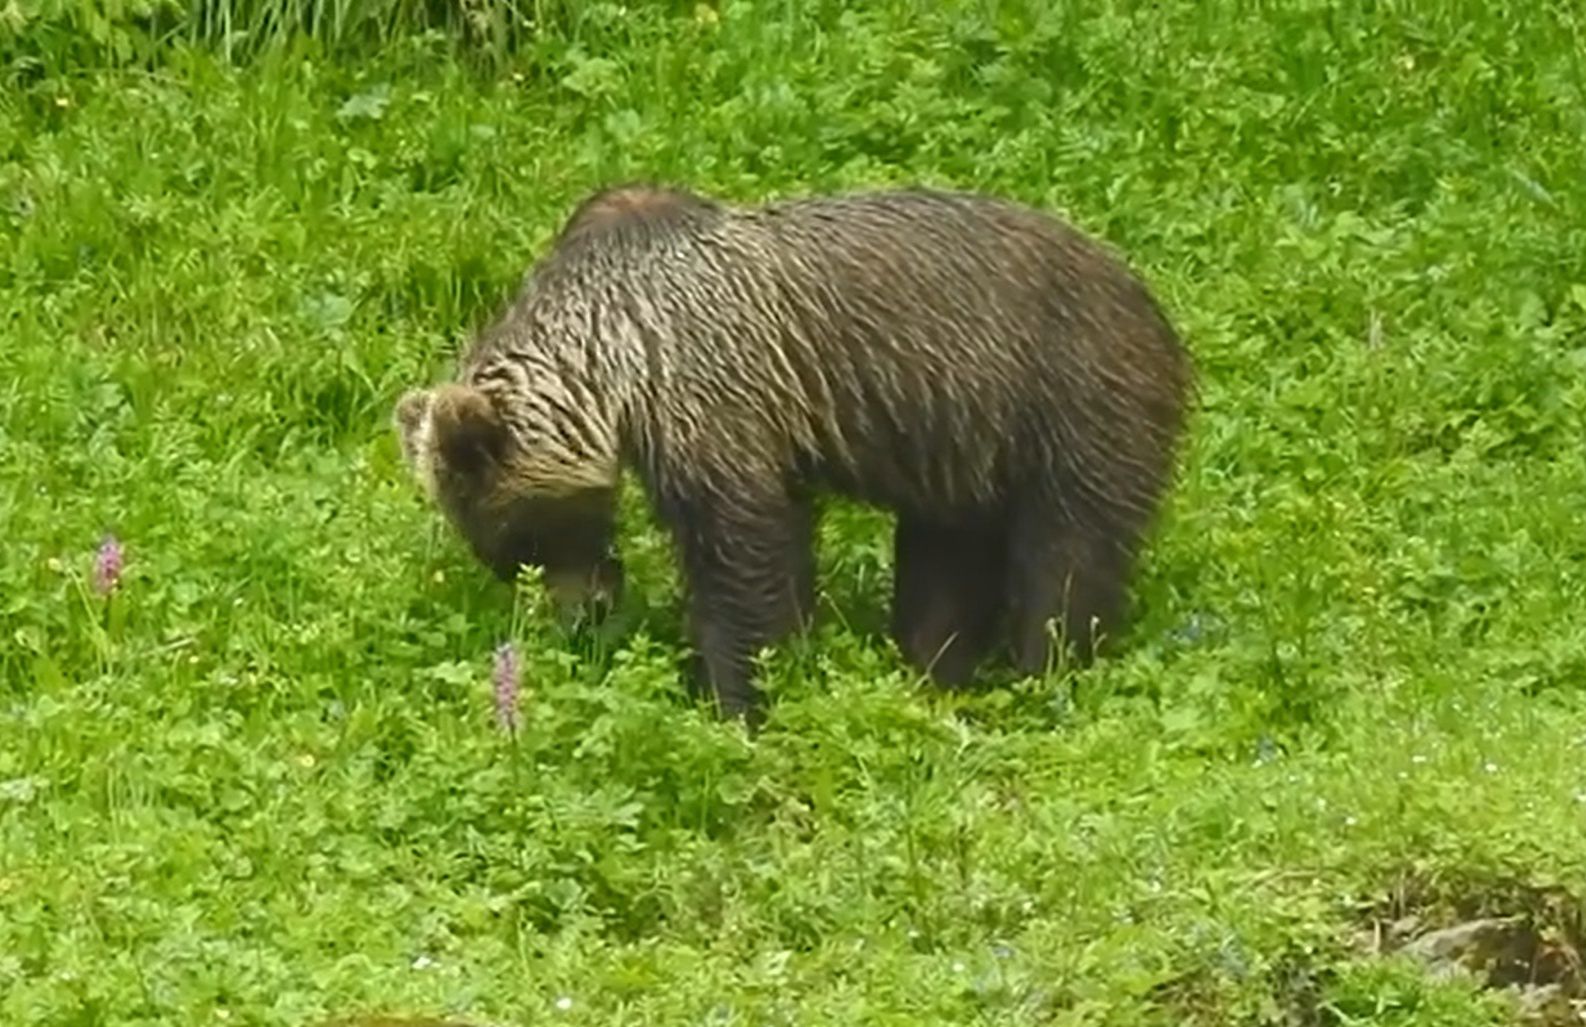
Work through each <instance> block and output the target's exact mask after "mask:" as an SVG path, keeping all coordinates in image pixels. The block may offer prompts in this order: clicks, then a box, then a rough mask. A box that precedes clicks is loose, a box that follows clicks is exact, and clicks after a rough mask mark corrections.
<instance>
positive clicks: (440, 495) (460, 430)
mask: <svg viewBox="0 0 1586 1027" xmlns="http://www.w3.org/2000/svg"><path fill="white" fill-rule="evenodd" d="M394 413H395V422H396V429H397V437H398V440H399V442H400V444H401V447H402V455H403V457H404V458H405V459H406V461H407V464H408V466H409V468H411V470H412V471H413V474H414V476H415V477H416V478H417V479H418V481H419V483H420V485H421V486H422V487H423V488H424V491H425V492H426V493H427V494H428V495H429V497H430V499H431V500H432V501H433V502H434V503H435V504H436V505H437V506H439V507H440V509H441V510H442V511H443V512H444V513H445V515H446V517H447V519H448V520H450V521H451V523H452V525H453V526H454V527H455V528H456V529H457V531H458V533H459V534H461V535H462V537H463V539H464V540H465V541H466V542H467V543H468V546H469V548H470V549H472V550H473V552H474V555H475V556H477V557H478V558H479V560H480V561H481V562H482V563H484V564H485V565H486V566H487V567H489V568H490V569H491V570H492V571H493V572H494V573H495V574H496V576H497V577H499V578H501V579H502V580H506V581H510V580H512V579H513V578H514V577H516V575H517V573H518V568H519V567H520V566H522V565H527V566H530V567H536V568H539V569H540V571H541V573H542V580H543V581H544V583H545V587H546V590H547V591H548V592H549V594H550V596H551V598H552V600H553V601H554V602H555V604H556V605H557V607H558V608H560V609H561V610H562V612H564V613H570V612H574V611H582V612H598V610H599V609H600V608H602V607H609V606H610V605H611V604H613V603H615V602H616V601H617V600H618V599H619V598H620V596H621V592H622V584H623V569H622V563H621V561H620V560H618V559H617V557H616V555H615V552H614V550H613V535H614V524H615V513H616V483H615V481H614V480H613V479H614V475H612V474H611V473H610V472H609V471H606V470H604V469H589V468H580V467H579V465H578V464H576V463H574V462H570V461H569V460H567V459H566V458H565V454H557V453H555V452H550V453H547V452H537V451H536V449H537V448H541V449H550V450H553V451H554V449H555V447H554V446H551V445H550V443H549V440H546V439H541V440H536V439H534V438H525V437H524V433H523V432H522V431H521V430H517V429H515V428H514V426H513V425H511V424H509V423H508V421H507V419H506V418H505V417H503V415H502V412H501V410H500V408H499V407H498V405H497V403H496V401H495V400H494V398H493V397H492V396H491V395H490V394H489V393H488V392H486V391H484V390H482V389H479V388H476V387H474V386H472V385H466V384H456V383H449V384H445V385H439V386H436V387H435V388H432V389H414V390H411V391H409V392H407V393H406V394H405V395H403V396H402V398H401V399H400V400H399V401H398V402H397V405H396V409H395V411H394ZM537 441H538V442H540V443H541V446H540V447H537V446H536V442H537ZM558 456H561V457H562V458H561V459H558V458H557V457H558ZM591 470H593V471H594V473H575V472H580V471H582V472H589V471H591Z"/></svg>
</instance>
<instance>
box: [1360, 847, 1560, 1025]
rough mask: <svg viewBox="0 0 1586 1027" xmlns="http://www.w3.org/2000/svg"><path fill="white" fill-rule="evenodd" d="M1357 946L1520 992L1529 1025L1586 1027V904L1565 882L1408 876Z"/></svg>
mask: <svg viewBox="0 0 1586 1027" xmlns="http://www.w3.org/2000/svg"><path fill="white" fill-rule="evenodd" d="M1361 920H1362V926H1361V930H1360V931H1359V932H1358V934H1357V935H1356V937H1355V948H1356V950H1357V951H1359V952H1361V953H1362V954H1364V955H1366V956H1369V957H1378V958H1380V957H1382V956H1388V955H1402V956H1406V957H1409V958H1411V959H1414V960H1416V961H1418V962H1420V963H1422V964H1424V965H1425V966H1426V967H1427V970H1428V972H1430V973H1432V974H1435V975H1449V976H1452V975H1462V974H1463V975H1470V976H1473V977H1475V978H1476V979H1477V980H1478V981H1480V982H1481V984H1482V986H1483V987H1486V988H1490V989H1493V990H1500V991H1508V992H1510V993H1511V994H1513V996H1514V998H1515V1000H1516V1004H1517V1006H1518V1008H1519V1010H1520V1022H1521V1023H1523V1024H1526V1025H1528V1027H1566V1025H1568V1027H1581V1025H1583V1024H1586V968H1583V966H1582V952H1583V951H1586V904H1583V903H1582V902H1581V900H1580V899H1577V898H1576V897H1575V896H1573V895H1571V894H1570V893H1568V892H1567V891H1565V890H1564V889H1562V888H1552V887H1540V886H1536V885H1532V884H1526V883H1523V882H1519V881H1512V880H1497V881H1471V880H1464V881H1455V880H1448V879H1440V880H1433V879H1430V878H1427V877H1425V876H1421V875H1415V874H1405V875H1401V876H1400V878H1399V879H1398V880H1397V881H1396V882H1395V885H1394V887H1393V888H1391V889H1390V890H1389V893H1388V895H1387V896H1386V897H1384V898H1383V899H1381V900H1380V901H1377V902H1374V903H1371V904H1368V905H1367V906H1366V907H1364V908H1363V910H1362V917H1361Z"/></svg>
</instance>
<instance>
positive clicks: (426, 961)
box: [413, 955, 435, 970]
mask: <svg viewBox="0 0 1586 1027" xmlns="http://www.w3.org/2000/svg"><path fill="white" fill-rule="evenodd" d="M434 965H435V960H433V959H431V958H430V957H429V956H425V955H420V956H419V957H418V958H417V959H415V960H413V969H415V970H428V969H429V968H430V967H432V966H434Z"/></svg>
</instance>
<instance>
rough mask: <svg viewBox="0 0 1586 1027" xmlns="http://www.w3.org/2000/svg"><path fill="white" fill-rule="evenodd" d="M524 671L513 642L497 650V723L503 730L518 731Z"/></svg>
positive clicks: (506, 643)
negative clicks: (519, 695) (520, 691)
mask: <svg viewBox="0 0 1586 1027" xmlns="http://www.w3.org/2000/svg"><path fill="white" fill-rule="evenodd" d="M521 677H522V671H521V669H520V667H519V665H518V651H517V649H515V648H514V647H513V645H512V643H511V642H503V643H501V645H500V646H498V647H497V648H496V673H495V685H496V723H498V724H500V725H501V730H503V731H508V732H516V731H517V730H518V723H519V722H518V687H519V685H520V683H521V681H520V679H521Z"/></svg>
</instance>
